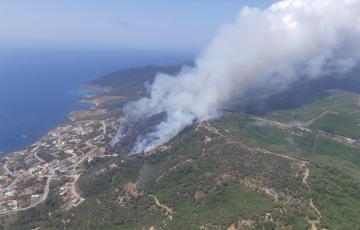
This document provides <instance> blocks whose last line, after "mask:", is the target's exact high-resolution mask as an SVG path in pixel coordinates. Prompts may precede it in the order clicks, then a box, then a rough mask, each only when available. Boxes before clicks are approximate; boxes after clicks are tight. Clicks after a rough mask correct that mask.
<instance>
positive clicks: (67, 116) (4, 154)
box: [0, 84, 111, 160]
mask: <svg viewBox="0 0 360 230" xmlns="http://www.w3.org/2000/svg"><path fill="white" fill-rule="evenodd" d="M77 89H80V90H81V89H94V90H96V91H99V92H102V93H103V94H102V95H91V97H99V96H104V95H107V94H108V93H109V92H111V90H110V89H105V88H102V87H97V86H95V85H91V86H90V85H87V84H81V85H80V86H79V87H78V88H77ZM89 96H90V95H89ZM87 97H88V96H86V95H83V96H79V97H78V98H77V100H76V102H78V103H80V104H88V105H89V108H86V109H80V110H73V111H70V112H68V113H66V114H65V116H64V117H63V121H61V122H58V123H56V124H53V125H51V126H49V127H48V128H47V129H46V131H44V132H43V134H42V135H40V136H39V137H37V138H34V140H33V141H29V143H28V144H24V145H23V146H21V147H18V148H16V149H14V150H10V151H1V150H0V160H1V159H4V158H6V157H8V156H10V155H12V154H16V153H18V152H22V151H25V150H26V149H28V148H29V147H31V146H32V145H34V144H35V143H37V142H38V141H40V140H41V139H42V138H43V137H44V136H46V135H47V134H48V133H49V132H51V131H53V130H54V129H56V128H58V127H59V126H62V125H67V124H71V123H72V122H75V121H74V120H72V119H71V117H70V115H71V113H74V112H81V111H89V110H94V109H97V106H98V105H97V104H95V103H92V102H91V101H86V100H85V99H86V98H87Z"/></svg>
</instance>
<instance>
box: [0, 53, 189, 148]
mask: <svg viewBox="0 0 360 230" xmlns="http://www.w3.org/2000/svg"><path fill="white" fill-rule="evenodd" d="M0 51H1V52H0V155H1V154H6V153H9V152H11V151H15V150H19V149H22V148H24V147H26V146H27V145H30V144H32V143H34V142H35V141H36V140H37V139H39V138H40V137H41V136H43V135H44V134H45V133H47V132H48V131H49V130H50V129H51V128H53V127H55V126H57V125H59V124H62V123H64V122H67V117H66V115H67V114H68V113H69V112H71V111H74V110H79V109H84V108H87V107H88V106H89V105H88V104H83V103H81V102H80V98H81V96H84V95H87V94H94V93H96V92H94V91H92V90H84V89H80V88H79V86H80V85H81V84H82V83H86V82H88V81H90V80H92V79H95V78H98V77H101V76H103V75H105V74H107V73H109V72H111V71H115V70H119V69H123V68H128V67H134V66H141V65H147V64H157V65H170V64H177V63H181V62H184V61H188V60H191V58H192V55H191V54H175V53H170V52H154V51H139V50H136V51H132V50H126V51H124V50H107V49H105V50H103V49H94V50H88V49H87V50H85V49H81V50H76V49H65V48H62V49H51V48H46V49H41V48H21V49H20V48H2V49H0Z"/></svg>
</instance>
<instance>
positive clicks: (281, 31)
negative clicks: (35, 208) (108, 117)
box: [117, 0, 360, 153]
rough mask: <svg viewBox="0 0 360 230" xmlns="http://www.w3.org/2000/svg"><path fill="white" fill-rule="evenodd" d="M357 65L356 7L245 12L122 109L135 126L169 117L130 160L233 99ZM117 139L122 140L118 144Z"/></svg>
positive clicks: (335, 0)
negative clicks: (188, 63) (188, 62)
mask: <svg viewBox="0 0 360 230" xmlns="http://www.w3.org/2000/svg"><path fill="white" fill-rule="evenodd" d="M359 58H360V0H283V1H280V2H278V3H275V4H273V5H272V6H271V7H269V8H267V9H265V10H261V9H257V8H249V7H245V8H243V9H242V10H241V12H240V14H239V16H238V18H237V20H236V22H235V23H233V24H229V25H224V26H223V27H222V28H221V29H220V30H219V32H218V35H217V36H216V37H215V38H214V40H213V41H212V42H211V43H210V44H209V46H208V47H207V48H206V49H205V50H204V52H203V53H202V54H201V55H200V56H199V58H198V59H197V60H196V61H195V66H194V67H191V68H187V69H184V70H183V71H182V72H181V73H179V74H177V75H176V76H169V75H165V74H159V75H158V76H157V77H156V79H155V81H154V83H153V84H152V85H151V86H150V87H149V89H148V90H149V97H146V98H142V99H140V100H138V101H136V102H132V103H130V104H128V105H126V106H125V108H124V111H125V113H126V114H127V117H131V118H132V119H136V118H141V117H144V116H149V115H151V114H156V113H160V112H166V113H167V119H166V120H165V121H163V122H161V123H160V124H159V125H158V126H157V127H156V130H155V131H154V132H151V133H149V134H147V136H146V137H145V138H143V139H139V140H138V142H137V146H136V147H135V149H134V150H133V153H138V152H142V151H148V150H151V149H153V148H155V147H157V146H158V145H161V144H163V143H165V142H167V141H169V140H170V139H171V138H173V137H174V136H176V135H177V134H178V133H179V132H180V131H181V130H183V129H184V128H185V127H186V126H189V125H191V124H192V123H193V122H194V121H204V120H208V119H212V118H216V117H217V116H219V115H220V111H221V108H222V106H224V105H225V104H226V103H228V102H229V101H230V100H231V99H232V98H233V97H234V95H239V94H240V95H241V93H243V92H245V90H246V89H249V88H250V87H253V86H256V85H258V84H262V85H269V87H270V86H271V87H273V88H274V86H275V88H276V89H277V90H281V89H284V87H286V86H287V85H288V84H289V83H291V82H293V81H295V80H297V79H299V78H318V77H326V76H329V75H330V74H343V73H345V72H347V71H349V70H350V69H351V68H352V67H354V66H355V65H357V64H358V62H359ZM117 138H119V136H118V137H117Z"/></svg>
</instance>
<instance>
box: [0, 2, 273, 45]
mask: <svg viewBox="0 0 360 230" xmlns="http://www.w3.org/2000/svg"><path fill="white" fill-rule="evenodd" d="M273 2H274V1H273V0H266V1H259V0H256V1H250V0H240V1H235V0H230V1H227V2H226V3H223V2H216V1H214V2H208V1H204V0H201V1H196V2H194V1H185V2H184V1H182V2H177V1H171V2H170V3H169V1H166V2H165V1H161V0H156V1H151V2H145V1H142V2H141V3H139V2H134V1H129V0H125V1H107V2H106V3H105V2H97V1H71V2H70V1H44V0H35V1H31V2H27V1H7V0H5V1H1V2H0V47H2V49H3V48H4V47H8V48H28V47H39V48H40V47H49V48H98V49H134V50H162V51H178V52H180V51H181V52H198V51H200V50H202V49H203V48H204V47H205V46H206V45H207V43H208V42H209V41H210V40H211V38H212V37H213V36H214V35H215V34H216V33H217V31H218V29H219V27H220V26H221V25H223V24H224V23H230V22H232V21H233V20H234V19H235V18H236V17H237V15H238V14H239V11H240V9H241V8H243V7H244V6H253V7H259V8H264V7H267V6H268V5H270V4H271V3H273Z"/></svg>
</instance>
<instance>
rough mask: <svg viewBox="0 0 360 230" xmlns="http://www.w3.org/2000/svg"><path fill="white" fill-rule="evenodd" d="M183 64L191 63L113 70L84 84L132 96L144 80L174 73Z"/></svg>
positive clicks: (140, 89)
mask: <svg viewBox="0 0 360 230" xmlns="http://www.w3.org/2000/svg"><path fill="white" fill-rule="evenodd" d="M184 65H192V63H191V62H187V63H184V64H179V65H174V66H144V67H137V68H130V69H125V70H120V71H115V72H112V73H109V74H107V75H105V76H103V77H101V78H99V79H96V80H94V81H91V82H89V83H88V84H86V85H85V86H90V87H91V86H93V87H94V86H95V87H102V88H108V89H110V90H111V93H113V94H119V93H120V94H122V95H124V96H127V97H134V96H138V94H139V93H140V94H141V92H142V91H143V90H144V84H145V82H147V83H149V84H151V83H152V82H153V81H154V78H155V76H156V75H157V74H158V73H166V74H171V75H172V74H176V73H178V72H179V71H180V70H181V69H182V68H183V66H184Z"/></svg>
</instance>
